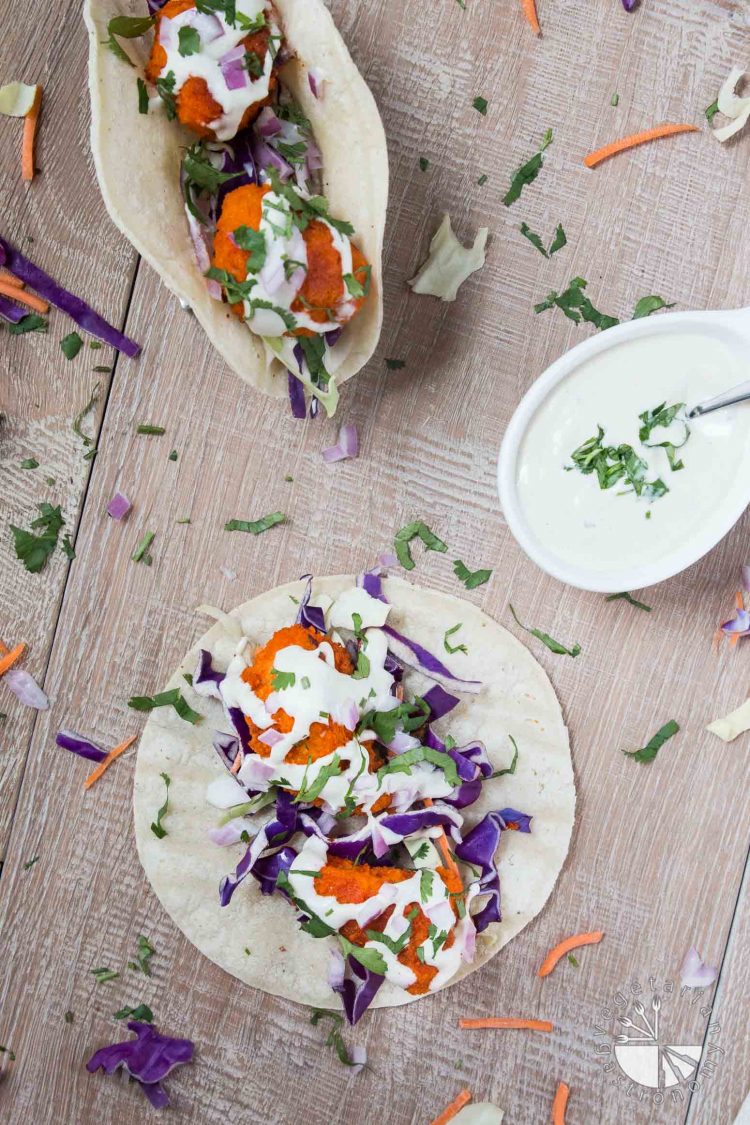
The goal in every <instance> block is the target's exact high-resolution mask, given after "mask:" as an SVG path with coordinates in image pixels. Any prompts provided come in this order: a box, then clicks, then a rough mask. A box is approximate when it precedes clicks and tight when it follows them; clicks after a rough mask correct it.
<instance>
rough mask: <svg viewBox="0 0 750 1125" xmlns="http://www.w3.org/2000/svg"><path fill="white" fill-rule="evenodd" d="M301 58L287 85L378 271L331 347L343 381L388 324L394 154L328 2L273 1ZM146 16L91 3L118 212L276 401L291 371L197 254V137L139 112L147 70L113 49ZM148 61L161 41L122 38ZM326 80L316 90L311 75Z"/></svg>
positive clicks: (129, 7)
mask: <svg viewBox="0 0 750 1125" xmlns="http://www.w3.org/2000/svg"><path fill="white" fill-rule="evenodd" d="M274 3H275V6H276V9H277V11H278V13H279V16H280V18H281V23H282V27H283V29H284V33H285V36H286V41H287V44H288V45H289V47H290V49H291V50H292V51H294V52H295V54H296V57H295V58H292V59H291V61H290V62H288V63H286V64H285V65H284V67H283V68H282V70H281V81H282V84H284V85H286V87H287V89H289V91H290V92H291V93H292V95H293V97H294V98H295V100H296V101H297V103H298V104H299V105H300V107H301V108H302V110H303V112H304V113H305V114H306V116H307V117H308V118H309V119H310V122H311V124H312V128H313V134H314V136H315V140H316V142H317V144H318V147H319V148H320V151H321V154H322V157H323V170H322V176H323V191H324V194H325V195H326V196H327V198H328V201H329V204H330V208H331V214H332V215H333V216H334V217H336V218H341V219H347V220H348V221H349V222H351V224H352V225H353V227H354V231H355V234H354V241H355V242H356V243H357V245H358V246H359V247H360V248H361V249H362V251H363V252H364V254H365V257H366V258H367V260H368V262H369V263H370V265H371V266H372V276H371V286H370V293H369V295H368V297H367V300H366V301H365V302H364V304H363V306H362V308H361V309H360V311H359V312H358V314H357V315H356V316H355V317H354V319H353V320H352V321H351V323H350V324H348V325H347V326H346V328H345V329H344V332H343V334H342V336H341V338H340V339H339V341H338V342H337V344H336V345H335V347H334V348H333V350H332V352H331V357H330V361H329V364H328V367H329V370H330V372H331V374H332V375H334V376H335V381H336V383H337V384H341V383H343V382H345V381H346V380H347V379H350V378H351V376H352V375H355V374H356V373H357V371H359V369H360V368H361V367H363V366H364V364H365V363H367V361H368V359H369V358H370V356H371V355H372V353H373V352H374V350H375V348H376V346H377V342H378V338H379V336H380V327H381V324H382V319H383V298H382V267H381V255H382V248H383V231H384V228H385V212H386V205H387V202H388V152H387V149H386V143H385V133H384V131H383V123H382V121H381V120H380V114H379V113H378V109H377V106H376V105H375V100H374V98H373V96H372V94H371V93H370V90H369V88H368V87H367V85H366V83H365V81H364V79H363V78H362V76H361V74H360V73H359V71H358V70H357V68H356V66H355V65H354V62H353V61H352V58H351V55H350V54H349V52H348V50H347V48H346V45H345V44H344V41H343V39H342V38H341V36H340V35H339V33H338V31H337V30H336V27H335V25H334V22H333V20H332V18H331V15H330V13H329V12H328V10H327V8H326V7H325V6H324V4H323V3H322V0H274ZM119 15H128V16H144V15H147V10H146V0H85V3H84V19H85V21H86V26H87V28H88V32H89V91H90V94H91V148H92V152H93V155H94V164H95V165H96V174H97V176H98V179H99V186H100V188H101V191H102V195H103V196H104V202H105V204H106V206H107V210H108V211H109V214H110V217H111V218H112V220H113V222H114V223H115V225H116V226H117V227H119V229H120V230H121V231H122V233H123V234H124V235H125V236H126V238H128V239H129V240H130V242H132V244H133V246H134V247H135V248H136V250H137V251H138V253H139V254H141V255H143V257H144V258H145V259H146V261H147V262H148V263H149V265H150V266H152V267H153V269H154V270H156V272H157V273H158V274H159V275H160V277H161V279H162V281H164V283H165V284H166V285H167V286H168V287H169V288H170V289H171V290H172V292H173V293H175V294H176V295H177V297H178V298H179V299H180V300H181V301H183V302H185V303H187V304H188V305H189V306H190V308H191V309H192V310H193V312H194V313H195V315H196V317H197V318H198V320H199V321H200V324H201V326H202V327H203V328H204V330H205V332H206V335H207V336H208V338H209V339H210V341H211V343H212V344H213V345H214V347H215V348H217V349H218V351H219V352H220V353H221V354H222V356H223V357H224V359H225V360H226V361H227V363H228V364H229V366H230V367H231V368H232V369H233V370H234V371H236V372H237V374H238V375H239V376H240V378H241V379H243V380H244V381H245V382H246V383H250V384H252V386H254V387H258V388H259V389H260V390H262V391H265V392H266V394H270V395H272V396H274V397H276V398H281V397H283V396H284V395H286V393H287V377H286V370H285V368H284V367H283V365H282V364H281V363H280V361H279V360H277V359H273V360H271V361H270V363H269V362H268V361H267V359H266V355H265V349H264V347H263V343H262V341H261V340H260V338H259V337H258V336H256V335H254V334H253V333H252V332H250V330H249V329H248V328H247V327H246V325H245V324H244V323H243V322H242V321H240V320H238V319H237V317H235V316H233V315H232V314H231V313H230V312H229V307H228V306H227V305H225V304H222V302H220V301H216V300H214V299H213V298H211V297H210V296H209V295H208V291H207V290H206V284H205V280H204V278H203V277H202V276H201V274H200V271H199V270H198V267H197V265H196V264H195V260H194V256H193V248H192V243H191V240H190V234H189V232H188V226H187V221H186V218H185V210H184V207H183V200H182V194H181V191H180V182H179V176H180V160H181V157H182V151H183V149H185V148H186V147H187V146H188V145H189V144H192V142H193V141H194V140H195V137H194V136H193V135H192V134H191V133H189V132H188V131H187V130H185V129H183V128H182V126H181V125H180V124H179V122H178V121H168V120H167V118H166V115H165V114H164V112H163V111H162V110H161V109H158V110H153V109H152V110H151V111H150V112H149V113H148V114H146V115H143V114H140V113H139V112H138V96H137V90H136V77H137V76H138V74H139V70H137V69H134V68H133V67H130V66H128V65H127V64H126V63H124V62H123V61H122V60H121V59H118V58H117V57H116V56H115V55H114V54H113V53H112V52H111V51H110V50H109V49H108V48H107V47H106V46H105V42H106V39H107V37H108V33H107V25H108V23H109V21H110V20H111V19H112V18H113V17H114V16H119ZM120 42H122V43H123V45H124V48H125V50H126V51H127V52H128V53H129V54H130V56H131V57H132V58H133V59H137V60H138V62H139V63H140V64H141V66H142V65H143V64H144V63H145V61H146V59H147V57H148V51H149V49H150V43H151V36H150V35H147V36H145V37H143V38H142V39H133V40H121V41H120ZM310 69H315V70H316V71H317V72H318V77H319V78H322V80H323V93H322V97H321V98H319V99H317V98H315V97H314V96H313V94H312V91H311V90H310V85H309V82H308V77H307V76H308V71H309V70H310Z"/></svg>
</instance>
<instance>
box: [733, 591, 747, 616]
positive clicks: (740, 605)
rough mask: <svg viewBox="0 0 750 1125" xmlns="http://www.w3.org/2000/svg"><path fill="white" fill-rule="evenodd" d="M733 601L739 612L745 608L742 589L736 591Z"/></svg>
mask: <svg viewBox="0 0 750 1125" xmlns="http://www.w3.org/2000/svg"><path fill="white" fill-rule="evenodd" d="M734 601H735V605H736V606H737V609H738V610H739V611H740V613H741V612H742V610H743V609H744V608H745V599H744V597H743V596H742V590H738V591H737V593H736V594H735V596H734Z"/></svg>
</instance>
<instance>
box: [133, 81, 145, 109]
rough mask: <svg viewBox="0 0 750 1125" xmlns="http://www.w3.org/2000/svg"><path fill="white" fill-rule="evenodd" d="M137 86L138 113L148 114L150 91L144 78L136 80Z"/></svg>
mask: <svg viewBox="0 0 750 1125" xmlns="http://www.w3.org/2000/svg"><path fill="white" fill-rule="evenodd" d="M135 84H136V86H137V88H138V112H139V113H143V114H146V113H148V90H147V89H146V83H145V82H144V81H143V79H142V78H136V80H135Z"/></svg>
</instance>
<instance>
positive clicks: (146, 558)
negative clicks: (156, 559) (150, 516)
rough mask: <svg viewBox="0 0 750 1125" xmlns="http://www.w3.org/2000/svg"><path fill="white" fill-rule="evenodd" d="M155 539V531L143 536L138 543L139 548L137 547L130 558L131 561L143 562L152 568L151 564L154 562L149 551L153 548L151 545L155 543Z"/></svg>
mask: <svg viewBox="0 0 750 1125" xmlns="http://www.w3.org/2000/svg"><path fill="white" fill-rule="evenodd" d="M155 538H156V532H155V531H147V532H146V534H145V535H144V536H143V538H142V539H141V541H140V542H139V543H138V546H137V547H136V549H135V550H134V551H133V553H132V555H131V556H130V557H131V559H132V560H133V562H142V563H145V565H146V566H151V563H152V562H153V560H152V558H151V555H150V554H149V553H148V549H149V547H150V546H151V544H152V543H153V541H154V539H155Z"/></svg>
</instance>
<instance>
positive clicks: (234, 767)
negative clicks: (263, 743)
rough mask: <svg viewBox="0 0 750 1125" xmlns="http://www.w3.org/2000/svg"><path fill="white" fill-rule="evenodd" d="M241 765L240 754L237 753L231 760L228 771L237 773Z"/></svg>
mask: <svg viewBox="0 0 750 1125" xmlns="http://www.w3.org/2000/svg"><path fill="white" fill-rule="evenodd" d="M241 766H242V755H241V754H238V755H237V757H236V758H235V759H234V761H233V762H232V768H231V769H230V771H229V772H230V773H239V772H240V767H241Z"/></svg>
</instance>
